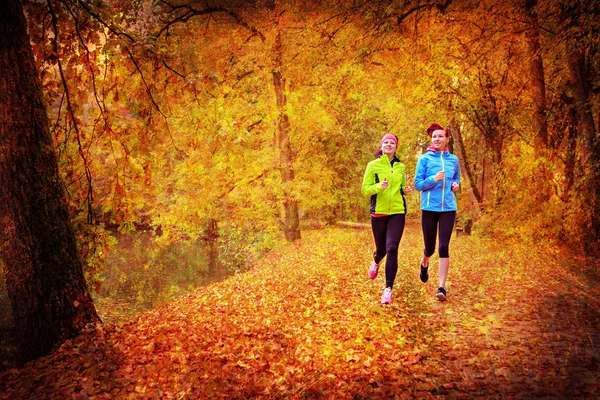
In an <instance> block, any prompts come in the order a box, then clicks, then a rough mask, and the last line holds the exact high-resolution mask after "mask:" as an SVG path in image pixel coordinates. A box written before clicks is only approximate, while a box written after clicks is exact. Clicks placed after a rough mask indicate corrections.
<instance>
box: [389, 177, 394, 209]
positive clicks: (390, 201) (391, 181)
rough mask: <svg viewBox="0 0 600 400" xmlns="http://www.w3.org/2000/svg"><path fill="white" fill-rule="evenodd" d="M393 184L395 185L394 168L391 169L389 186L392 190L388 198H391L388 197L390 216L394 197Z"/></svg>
mask: <svg viewBox="0 0 600 400" xmlns="http://www.w3.org/2000/svg"><path fill="white" fill-rule="evenodd" d="M393 183H394V167H392V168H391V169H390V183H389V186H388V187H389V188H390V190H389V194H388V196H389V197H388V214H389V213H390V212H392V195H393V193H392V185H393Z"/></svg>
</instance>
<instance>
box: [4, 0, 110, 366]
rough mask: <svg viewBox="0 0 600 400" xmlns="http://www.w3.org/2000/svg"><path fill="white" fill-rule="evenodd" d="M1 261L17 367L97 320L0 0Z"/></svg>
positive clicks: (20, 53)
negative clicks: (17, 352) (12, 326)
mask: <svg viewBox="0 0 600 400" xmlns="http://www.w3.org/2000/svg"><path fill="white" fill-rule="evenodd" d="M0 7H2V12H0V235H1V237H2V239H3V241H2V244H1V246H2V247H1V248H0V256H1V257H2V260H3V261H4V273H5V277H6V286H7V291H8V295H9V297H10V299H11V303H12V308H13V317H14V323H15V329H16V338H17V341H18V345H19V353H20V354H19V355H20V358H21V360H20V361H21V362H24V361H28V360H31V359H34V358H37V357H40V356H42V355H45V354H48V353H49V352H50V351H51V350H52V349H53V348H54V347H55V346H57V345H59V344H61V343H62V342H64V341H65V340H67V339H69V338H72V337H74V336H76V335H77V334H78V333H79V332H80V331H81V330H82V328H83V327H84V326H85V325H86V324H87V323H89V322H96V321H99V318H98V315H97V314H96V310H95V308H94V304H93V303H92V299H91V297H90V295H89V293H88V290H87V286H86V283H85V279H84V275H83V270H82V263H81V260H80V258H79V256H78V254H77V248H76V242H75V236H74V233H73V230H72V228H71V225H70V222H69V216H68V212H67V205H66V201H65V196H64V191H63V187H62V185H61V181H60V178H59V175H58V164H57V160H56V154H55V151H54V146H53V143H52V138H51V136H50V132H49V125H48V120H47V116H46V109H45V104H44V102H43V97H42V91H41V83H40V81H39V77H38V75H37V70H36V68H35V64H34V60H33V53H32V50H31V44H30V42H29V36H28V34H27V30H26V23H25V16H24V14H23V8H22V6H21V3H20V2H19V1H13V0H0Z"/></svg>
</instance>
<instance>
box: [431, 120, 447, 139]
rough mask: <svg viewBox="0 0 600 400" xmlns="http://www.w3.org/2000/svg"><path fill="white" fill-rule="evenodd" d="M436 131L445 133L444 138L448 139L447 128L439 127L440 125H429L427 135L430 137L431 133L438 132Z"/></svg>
mask: <svg viewBox="0 0 600 400" xmlns="http://www.w3.org/2000/svg"><path fill="white" fill-rule="evenodd" d="M438 130H442V131H444V132H445V133H446V137H450V131H449V130H448V129H447V128H444V127H443V126H441V125H440V124H437V123H435V122H434V123H433V124H431V125H429V127H428V128H427V134H428V135H429V137H431V135H432V134H433V131H438Z"/></svg>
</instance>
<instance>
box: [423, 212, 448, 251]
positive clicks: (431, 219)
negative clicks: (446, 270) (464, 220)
mask: <svg viewBox="0 0 600 400" xmlns="http://www.w3.org/2000/svg"><path fill="white" fill-rule="evenodd" d="M455 218H456V211H444V212H436V211H422V212H421V225H422V226H423V240H424V242H425V250H424V251H423V253H424V254H425V257H431V256H432V255H433V253H435V237H436V234H437V231H438V225H439V231H440V247H439V249H438V250H439V254H440V258H448V257H450V253H449V251H448V247H449V246H450V236H452V229H453V228H454V219H455Z"/></svg>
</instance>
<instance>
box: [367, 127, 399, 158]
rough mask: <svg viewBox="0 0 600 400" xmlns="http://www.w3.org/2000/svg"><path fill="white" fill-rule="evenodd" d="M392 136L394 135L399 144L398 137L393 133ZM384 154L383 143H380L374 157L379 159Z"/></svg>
mask: <svg viewBox="0 0 600 400" xmlns="http://www.w3.org/2000/svg"><path fill="white" fill-rule="evenodd" d="M390 135H393V136H394V137H395V138H396V143H398V136H396V135H394V134H393V133H390ZM384 136H385V135H384ZM396 150H398V149H396ZM382 154H383V151H381V143H379V147H377V150H376V151H375V153H373V155H374V156H375V158H379V157H381V155H382Z"/></svg>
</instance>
